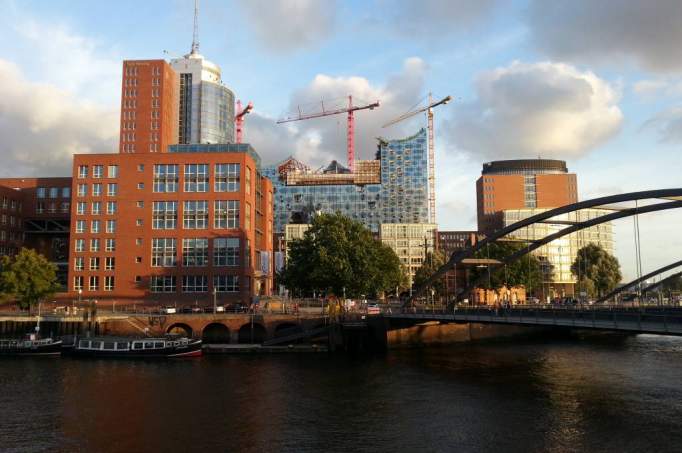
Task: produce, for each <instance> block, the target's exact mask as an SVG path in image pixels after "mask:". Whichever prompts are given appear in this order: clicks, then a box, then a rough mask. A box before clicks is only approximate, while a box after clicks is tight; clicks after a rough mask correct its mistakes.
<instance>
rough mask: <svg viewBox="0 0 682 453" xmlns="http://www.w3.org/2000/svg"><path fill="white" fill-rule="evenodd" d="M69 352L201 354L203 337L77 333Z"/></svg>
mask: <svg viewBox="0 0 682 453" xmlns="http://www.w3.org/2000/svg"><path fill="white" fill-rule="evenodd" d="M64 350H65V352H67V353H68V354H70V355H73V356H76V357H99V358H107V357H111V358H114V357H115V358H180V357H198V356H200V355H201V353H202V352H201V340H198V339H192V338H186V337H179V338H178V337H166V338H114V337H93V338H80V337H76V338H75V339H74V342H73V344H70V345H67V346H64Z"/></svg>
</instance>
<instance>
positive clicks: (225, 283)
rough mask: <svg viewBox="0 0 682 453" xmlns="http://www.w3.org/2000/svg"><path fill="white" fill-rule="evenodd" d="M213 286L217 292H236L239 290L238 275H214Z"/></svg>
mask: <svg viewBox="0 0 682 453" xmlns="http://www.w3.org/2000/svg"><path fill="white" fill-rule="evenodd" d="M213 288H214V289H215V291H216V292H218V293H236V292H238V291H239V276H238V275H214V276H213Z"/></svg>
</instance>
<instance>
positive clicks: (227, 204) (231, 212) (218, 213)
mask: <svg viewBox="0 0 682 453" xmlns="http://www.w3.org/2000/svg"><path fill="white" fill-rule="evenodd" d="M213 228H239V200H215V201H214V202H213Z"/></svg>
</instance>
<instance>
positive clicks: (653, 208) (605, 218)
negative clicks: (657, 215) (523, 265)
mask: <svg viewBox="0 0 682 453" xmlns="http://www.w3.org/2000/svg"><path fill="white" fill-rule="evenodd" d="M677 208H682V201H670V202H666V203H658V204H652V205H648V206H641V207H635V208H627V209H623V210H622V211H616V212H612V213H611V214H606V215H602V216H599V217H596V218H594V219H590V220H585V221H584V222H579V223H576V224H574V225H572V226H570V227H568V228H564V229H563V230H561V231H557V232H556V233H553V234H549V235H547V236H545V237H544V238H542V239H538V240H535V241H528V242H529V243H528V246H527V247H524V248H523V249H521V250H519V251H517V252H516V253H513V254H511V255H509V256H508V257H505V258H503V259H502V260H501V261H500V262H499V263H497V264H490V266H491V267H499V266H504V265H505V264H509V263H512V262H514V261H516V260H518V259H520V258H521V257H523V256H526V255H527V254H529V253H530V252H532V251H534V250H537V249H538V248H540V247H542V246H543V245H546V244H549V243H550V242H552V241H554V240H556V239H559V238H561V237H563V236H566V235H568V234H571V233H575V232H577V231H580V230H584V229H585V228H590V227H593V226H595V225H600V224H602V223H606V222H610V221H612V220H617V219H622V218H624V217H632V216H633V215H638V214H646V213H649V212H657V211H665V210H668V209H677ZM480 282H481V279H480V278H479V279H478V280H476V281H475V282H473V283H471V284H469V286H467V287H464V288H462V290H461V291H460V292H459V293H466V292H467V291H469V290H471V289H472V288H474V287H475V286H476V285H477V284H478V283H480Z"/></svg>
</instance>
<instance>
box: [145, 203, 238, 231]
mask: <svg viewBox="0 0 682 453" xmlns="http://www.w3.org/2000/svg"><path fill="white" fill-rule="evenodd" d="M249 211H250V206H247V214H246V218H247V219H248V223H249V225H246V228H247V229H250V227H251V225H250V223H251V220H250V219H251V215H250V213H249ZM177 220H178V202H177V201H155V202H154V203H153V207H152V229H154V230H172V229H175V228H176V224H177ZM207 225H208V201H206V200H187V201H184V202H183V212H182V227H183V228H184V229H186V230H187V229H199V230H203V229H206V228H207ZM213 228H216V229H230V228H239V201H238V200H215V201H214V202H213Z"/></svg>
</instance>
